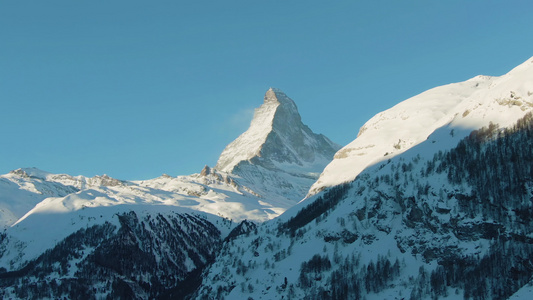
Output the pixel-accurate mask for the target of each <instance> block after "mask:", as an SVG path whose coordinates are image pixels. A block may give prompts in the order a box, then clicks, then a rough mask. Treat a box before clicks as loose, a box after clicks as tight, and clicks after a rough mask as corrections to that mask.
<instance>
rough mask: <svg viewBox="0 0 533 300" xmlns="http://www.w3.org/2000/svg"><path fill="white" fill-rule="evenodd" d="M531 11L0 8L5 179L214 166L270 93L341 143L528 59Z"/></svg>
mask: <svg viewBox="0 0 533 300" xmlns="http://www.w3.org/2000/svg"><path fill="white" fill-rule="evenodd" d="M532 12H533V4H532V2H531V1H514V0H511V1H491V0H488V1H487V0H485V1H476V0H473V1H292V0H291V1H249V0H248V1H135V0H133V1H132V0H129V1H66V0H65V1H54V0H51V1H1V2H0V143H1V144H0V173H2V174H4V173H7V172H9V171H10V170H13V169H17V168H20V167H37V168H40V169H43V170H47V171H50V172H53V173H68V174H71V175H86V176H94V175H97V174H108V175H110V176H113V177H116V178H120V179H149V178H154V177H157V176H159V175H161V174H163V173H167V174H170V175H174V176H175V175H187V174H191V173H196V172H199V171H200V170H201V169H202V167H203V166H204V165H205V164H208V165H211V166H213V165H214V164H215V163H216V160H217V158H218V155H219V154H220V153H221V152H222V150H223V149H224V147H225V146H226V145H227V144H228V143H229V142H231V141H232V140H233V139H235V138H236V137H237V136H238V135H239V134H241V133H242V132H244V131H245V130H246V129H247V127H248V125H249V122H250V120H251V118H252V113H253V108H255V107H258V106H259V105H260V104H261V103H262V101H263V95H264V93H265V91H266V90H267V89H268V88H269V87H277V88H280V89H282V90H283V91H285V92H286V93H287V94H288V95H289V97H291V98H292V99H293V100H294V101H295V102H296V104H297V105H298V107H299V110H300V114H301V115H302V120H303V122H304V123H306V124H307V125H308V126H309V127H310V128H311V129H312V130H313V131H315V132H318V133H323V134H325V135H326V136H328V137H329V138H330V139H332V140H333V141H335V142H337V143H339V144H341V145H345V144H347V143H349V142H351V141H352V140H353V139H355V137H356V135H357V132H358V130H359V127H361V126H362V125H363V124H364V122H366V121H367V120H368V119H369V118H370V117H372V116H373V115H375V114H376V113H378V112H380V111H382V110H385V109H387V108H389V107H391V106H393V105H394V104H396V103H398V102H400V101H402V100H405V99H407V98H409V97H411V96H414V95H416V94H418V93H420V92H423V91H424V90H427V89H429V88H432V87H435V86H438V85H443V84H447V83H451V82H458V81H463V80H466V79H468V78H471V77H473V76H475V75H479V74H484V75H502V74H504V73H506V72H507V71H509V70H510V69H511V68H513V67H514V66H516V65H518V64H520V63H522V62H524V61H525V60H526V59H528V58H529V57H531V56H533V39H532V36H533V35H532V29H533V18H532V17H531V14H532Z"/></svg>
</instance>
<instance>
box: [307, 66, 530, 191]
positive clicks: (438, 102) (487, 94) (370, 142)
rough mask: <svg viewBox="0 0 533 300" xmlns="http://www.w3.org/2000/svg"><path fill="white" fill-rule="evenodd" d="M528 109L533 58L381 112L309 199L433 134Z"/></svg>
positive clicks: (506, 118)
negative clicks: (437, 131) (506, 71)
mask: <svg viewBox="0 0 533 300" xmlns="http://www.w3.org/2000/svg"><path fill="white" fill-rule="evenodd" d="M532 108H533V58H530V59H528V60H527V61H526V62H524V63H523V64H521V65H519V66H518V67H516V68H514V69H513V70H511V71H510V72H509V73H507V74H505V75H503V76H500V77H490V76H476V77H474V78H472V79H469V80H467V81H464V82H459V83H453V84H448V85H444V86H440V87H436V88H433V89H430V90H428V91H426V92H423V93H421V94H419V95H417V96H414V97H412V98H409V99H407V100H405V101H403V102H401V103H399V104H397V105H396V106H394V107H392V108H390V109H388V110H385V111H383V112H381V113H379V114H377V115H376V116H374V117H373V118H371V119H370V120H369V121H368V122H366V123H365V124H364V125H363V127H361V129H360V131H359V134H358V136H357V138H356V139H355V140H354V141H353V142H351V143H349V144H348V145H346V146H345V147H343V148H342V149H340V150H339V151H338V152H337V153H336V154H335V158H334V160H333V161H332V162H331V163H330V164H329V165H328V166H327V167H326V168H325V169H324V171H323V172H322V174H321V175H320V178H319V179H318V180H317V181H316V182H315V183H314V184H313V186H312V187H311V189H310V192H309V195H313V194H316V193H317V192H319V191H321V190H322V189H324V188H325V187H329V186H334V185H338V184H340V183H343V182H348V181H352V180H353V179H355V177H356V176H357V175H358V174H359V173H361V171H363V170H364V169H365V168H367V167H368V166H371V165H374V164H377V163H379V162H381V161H384V160H388V159H389V158H391V157H392V156H395V155H398V154H399V153H402V152H404V151H406V150H407V149H410V148H411V147H413V146H415V145H417V144H419V143H421V142H423V141H425V140H427V139H428V137H429V136H430V135H431V134H432V133H433V132H435V131H436V130H437V129H438V128H441V127H444V126H449V127H450V128H451V129H455V131H457V133H459V132H462V133H464V134H468V133H469V132H470V131H472V130H475V129H478V128H481V127H483V126H486V125H488V123H489V122H490V121H492V122H493V123H497V124H499V125H500V127H506V126H509V125H510V124H513V123H514V122H516V120H517V119H519V118H520V117H522V116H523V115H524V114H525V113H527V112H528V111H530V110H531V109H532Z"/></svg>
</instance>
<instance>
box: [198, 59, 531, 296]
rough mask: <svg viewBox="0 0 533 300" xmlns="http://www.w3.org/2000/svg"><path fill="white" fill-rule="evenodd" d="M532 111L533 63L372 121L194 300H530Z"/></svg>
mask: <svg viewBox="0 0 533 300" xmlns="http://www.w3.org/2000/svg"><path fill="white" fill-rule="evenodd" d="M532 110H533V58H532V59H529V60H528V61H526V62H525V63H523V64H522V65H520V66H518V67H516V68H515V69H513V70H512V71H510V72H509V73H508V74H506V75H503V76H501V77H485V76H478V77H476V78H473V79H471V80H468V81H466V82H463V83H456V84H452V85H448V86H444V87H439V88H435V89H432V90H430V91H427V92H425V93H422V94H420V95H418V96H415V97H413V98H411V99H408V100H406V101H404V102H402V103H400V104H398V105H397V106H395V107H393V108H391V109H390V110H388V111H385V112H383V113H380V114H378V115H377V116H376V117H374V118H372V119H371V120H370V121H369V122H367V123H366V125H365V126H364V127H363V128H366V130H364V129H363V130H361V133H360V134H359V137H358V138H357V139H356V140H355V141H354V142H352V143H350V144H349V145H348V146H346V147H344V148H343V149H341V150H340V151H339V152H337V155H336V158H335V159H334V161H333V162H332V163H331V164H330V165H329V166H328V167H327V168H326V171H324V172H323V174H322V176H321V178H322V182H320V181H319V182H318V183H317V185H315V188H314V190H312V191H311V193H310V194H309V196H308V197H307V198H306V199H305V200H303V201H301V202H300V203H298V204H297V205H296V206H294V207H293V208H291V209H289V210H287V211H286V212H285V213H284V214H282V215H281V216H280V217H278V218H276V219H273V220H270V221H267V222H264V223H263V224H261V225H260V226H257V227H256V228H252V229H250V230H249V231H248V232H242V234H241V235H238V236H236V237H234V238H233V239H231V240H227V241H225V243H224V244H223V246H222V248H221V249H220V251H219V252H218V253H217V256H216V258H215V260H214V262H213V263H212V264H211V265H209V266H208V267H207V268H206V269H205V271H204V275H203V277H204V279H203V282H202V284H201V286H200V288H199V289H198V290H197V291H196V292H195V294H194V295H193V298H195V299H508V298H513V299H531V298H532V296H533V295H532V294H531V290H532V289H531V288H530V287H529V285H530V284H533V282H531V283H530V280H531V278H532V276H533V236H532V235H531V230H532V228H533V227H532V226H533V203H532V202H533V116H532ZM365 147H366V148H365ZM373 149H374V150H373ZM378 150H379V151H378ZM373 151H377V153H374V152H373ZM383 151H385V152H383ZM361 157H363V158H365V159H364V160H366V161H364V160H363V159H361ZM342 162H345V163H346V166H343V164H342ZM363 164H364V166H363ZM336 172H338V174H337V176H336V177H335V176H333V175H335V174H336Z"/></svg>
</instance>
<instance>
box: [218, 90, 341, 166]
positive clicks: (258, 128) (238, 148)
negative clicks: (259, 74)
mask: <svg viewBox="0 0 533 300" xmlns="http://www.w3.org/2000/svg"><path fill="white" fill-rule="evenodd" d="M335 149H338V145H336V144H334V143H333V142H331V141H330V140H329V139H327V138H326V137H325V136H323V135H318V134H315V133H313V132H312V131H311V130H310V129H309V127H307V126H306V125H304V124H303V123H302V121H301V117H300V114H299V113H298V109H297V107H296V104H295V103H294V101H293V100H292V99H291V98H289V97H288V96H287V95H286V94H285V93H283V92H282V91H281V90H279V89H275V88H270V89H269V90H268V91H267V92H266V94H265V97H264V102H263V104H262V105H261V106H260V107H259V108H257V109H256V110H255V113H254V118H253V119H252V122H251V124H250V127H249V128H248V130H247V131H246V132H244V133H243V134H242V135H241V136H239V137H238V138H237V139H236V140H234V141H233V142H232V143H230V144H229V145H228V146H227V147H226V149H224V151H223V152H222V154H221V155H220V158H219V159H218V162H217V164H216V166H215V169H217V170H219V171H223V172H228V173H231V172H233V171H234V169H235V168H236V167H237V166H238V165H239V164H240V163H242V162H252V163H253V164H259V165H262V166H263V167H265V168H267V169H279V168H280V166H279V164H284V163H285V164H291V165H293V167H303V168H304V169H305V168H307V167H308V166H310V165H313V164H315V163H319V164H321V163H323V160H324V158H326V160H330V159H331V154H332V153H333V152H334V151H335ZM317 171H318V172H320V171H321V169H320V168H319V169H318V170H315V172H317Z"/></svg>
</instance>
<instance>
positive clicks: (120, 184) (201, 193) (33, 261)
mask: <svg viewBox="0 0 533 300" xmlns="http://www.w3.org/2000/svg"><path fill="white" fill-rule="evenodd" d="M257 137H259V140H256V138H257ZM247 139H251V140H254V141H255V142H254V143H252V145H250V144H249V143H248V142H247ZM238 141H241V142H233V143H232V144H231V145H230V146H228V148H226V150H225V151H224V153H223V154H222V155H221V158H220V159H219V164H224V161H225V160H226V155H228V153H229V154H230V155H231V153H230V152H235V153H247V151H248V150H249V149H252V148H253V151H252V152H253V155H249V156H238V155H236V156H235V157H238V158H239V159H238V160H233V161H232V162H231V163H233V164H234V165H233V167H232V168H231V169H230V168H229V165H228V164H225V167H217V168H210V167H208V166H206V167H205V168H204V169H203V170H202V171H201V172H200V173H198V174H192V175H188V176H178V177H172V176H168V175H162V176H161V177H158V178H154V179H150V180H142V181H125V180H118V179H115V178H111V177H109V176H107V175H102V176H95V177H92V178H88V177H84V176H71V175H68V174H52V173H49V172H45V171H42V170H39V169H36V168H25V169H18V170H14V171H12V172H10V173H9V174H5V175H1V176H0V221H1V223H0V225H2V227H4V228H5V229H4V230H3V232H2V233H0V287H1V288H0V296H2V297H3V298H16V299H26V298H63V297H67V298H87V299H91V298H98V299H100V298H112V299H116V298H127V299H131V298H140V299H147V298H176V297H178V298H179V297H182V296H183V295H188V294H190V293H192V292H193V291H194V289H195V288H196V287H197V286H198V285H199V284H200V283H201V280H200V277H199V275H200V274H201V271H202V269H203V268H204V267H205V266H207V265H208V264H210V263H211V262H212V261H213V259H214V257H215V254H216V253H217V252H218V250H219V249H220V247H221V246H222V242H223V241H224V240H225V239H228V238H231V237H234V236H238V235H239V234H241V233H242V232H247V231H249V230H250V228H254V227H255V226H256V225H255V224H254V223H253V222H250V221H246V220H252V221H254V222H263V221H265V220H268V219H272V218H274V217H276V216H278V215H280V214H281V213H283V212H284V211H285V210H286V209H288V208H289V207H291V206H293V205H294V204H295V203H297V202H298V201H300V200H301V199H303V198H304V197H305V195H306V193H307V191H308V190H309V188H310V186H311V185H312V184H313V182H314V181H315V180H316V179H317V178H318V174H319V173H320V172H321V170H322V169H323V168H324V167H325V166H326V164H327V163H329V162H330V161H331V159H333V155H334V153H335V152H336V151H337V150H338V149H339V148H340V146H338V145H336V144H334V143H332V142H331V141H329V139H327V138H326V137H324V136H323V135H317V134H314V133H313V132H312V131H311V130H310V129H309V128H308V127H307V126H305V125H303V124H302V122H301V118H300V115H299V113H298V111H297V108H296V105H295V104H294V102H293V101H292V100H291V99H290V98H288V97H287V96H286V95H285V94H284V93H283V92H281V91H279V90H274V89H270V90H269V91H268V92H267V93H266V96H265V103H264V104H263V105H262V106H261V107H260V108H259V109H258V110H257V113H256V115H255V117H254V119H253V121H252V124H251V126H250V129H249V130H248V131H247V132H246V133H245V134H243V135H242V136H241V137H240V138H239V139H238ZM231 156H232V157H233V155H231Z"/></svg>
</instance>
